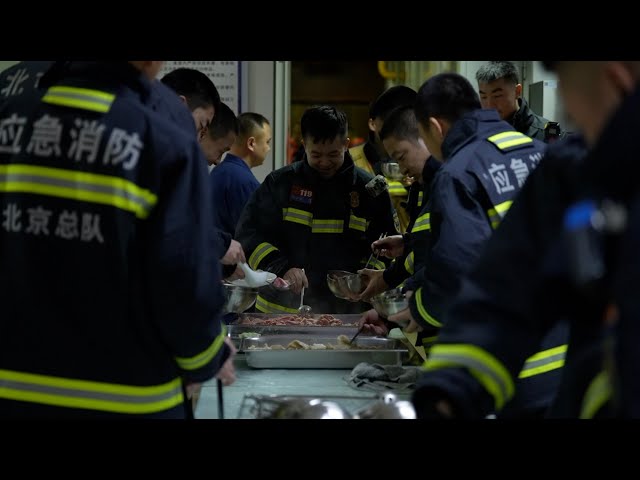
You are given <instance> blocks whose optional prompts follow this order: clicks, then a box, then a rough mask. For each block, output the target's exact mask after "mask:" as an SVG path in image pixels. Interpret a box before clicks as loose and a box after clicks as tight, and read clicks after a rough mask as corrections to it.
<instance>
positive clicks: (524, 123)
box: [506, 98, 533, 132]
mask: <svg viewBox="0 0 640 480" xmlns="http://www.w3.org/2000/svg"><path fill="white" fill-rule="evenodd" d="M517 101H518V110H516V111H515V112H513V114H512V115H511V117H510V118H508V119H506V120H507V122H509V123H510V124H511V125H512V126H513V128H515V129H516V130H517V131H519V132H522V131H526V130H527V128H529V125H531V124H532V123H533V112H532V111H531V109H530V108H529V105H528V104H527V101H526V100H525V99H524V98H518V99H517Z"/></svg>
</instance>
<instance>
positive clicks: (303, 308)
mask: <svg viewBox="0 0 640 480" xmlns="http://www.w3.org/2000/svg"><path fill="white" fill-rule="evenodd" d="M302 273H304V268H303V269H302ZM298 313H299V314H300V315H303V316H305V315H310V314H311V307H310V306H309V305H305V304H304V287H302V290H301V291H300V306H299V307H298Z"/></svg>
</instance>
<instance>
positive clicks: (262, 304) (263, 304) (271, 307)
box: [256, 295, 298, 313]
mask: <svg viewBox="0 0 640 480" xmlns="http://www.w3.org/2000/svg"><path fill="white" fill-rule="evenodd" d="M256 310H259V311H261V312H262V313H298V309H297V308H290V307H285V306H284V305H278V304H277V303H272V302H269V301H268V300H266V299H265V298H264V297H262V296H261V295H258V298H257V299H256Z"/></svg>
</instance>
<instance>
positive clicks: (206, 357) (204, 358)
mask: <svg viewBox="0 0 640 480" xmlns="http://www.w3.org/2000/svg"><path fill="white" fill-rule="evenodd" d="M226 336H227V327H226V325H224V324H223V326H222V330H221V332H220V333H219V334H218V336H217V337H216V338H214V339H213V342H211V344H210V345H209V346H208V347H207V348H206V349H205V350H203V351H202V352H200V353H198V354H197V355H194V356H193V357H188V358H186V357H176V362H177V363H178V365H179V366H180V368H182V369H184V370H197V369H198V368H202V367H203V366H205V365H206V364H207V363H209V362H210V361H211V359H212V358H213V357H215V356H216V355H217V354H218V352H219V351H220V347H222V344H223V343H224V339H225V337H226Z"/></svg>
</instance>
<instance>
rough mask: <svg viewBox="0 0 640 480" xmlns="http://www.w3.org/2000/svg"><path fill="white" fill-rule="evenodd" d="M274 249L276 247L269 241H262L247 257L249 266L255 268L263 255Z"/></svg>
mask: <svg viewBox="0 0 640 480" xmlns="http://www.w3.org/2000/svg"><path fill="white" fill-rule="evenodd" d="M276 250H278V249H277V248H276V247H274V246H273V245H271V244H270V243H267V242H262V243H261V244H260V245H258V247H257V248H256V249H255V250H254V251H253V253H252V254H251V256H250V257H249V266H250V267H251V268H253V269H254V270H257V269H258V265H260V262H262V260H263V259H264V257H266V256H267V255H269V254H270V253H271V252H275V251H276Z"/></svg>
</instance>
